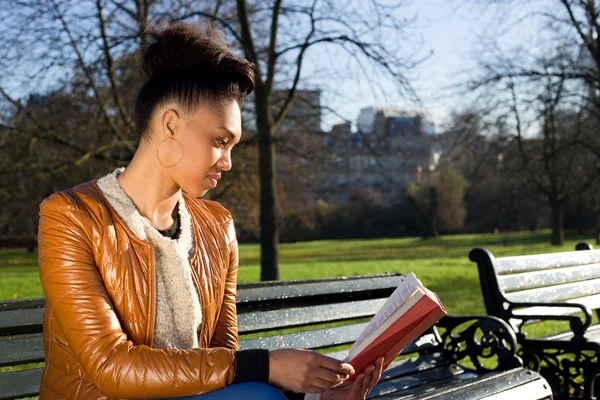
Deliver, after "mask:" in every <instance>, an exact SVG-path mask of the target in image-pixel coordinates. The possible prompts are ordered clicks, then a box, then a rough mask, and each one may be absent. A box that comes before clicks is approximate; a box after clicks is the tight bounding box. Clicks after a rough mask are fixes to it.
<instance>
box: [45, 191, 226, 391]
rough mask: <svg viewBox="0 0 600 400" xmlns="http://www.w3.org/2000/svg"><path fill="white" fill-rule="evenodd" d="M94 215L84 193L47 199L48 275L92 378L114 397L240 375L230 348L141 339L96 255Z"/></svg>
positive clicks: (63, 324)
mask: <svg viewBox="0 0 600 400" xmlns="http://www.w3.org/2000/svg"><path fill="white" fill-rule="evenodd" d="M92 224H93V222H92V219H91V217H90V214H89V213H88V212H86V211H85V209H84V206H83V205H82V203H81V202H80V200H78V198H76V197H74V196H71V195H69V194H68V193H58V194H55V195H53V196H51V197H50V198H48V199H46V200H45V201H44V202H43V203H42V205H41V206H40V220H39V230H38V246H39V269H40V280H41V283H42V286H43V289H44V292H45V294H46V307H47V309H46V310H47V312H48V311H50V310H51V311H52V314H53V316H54V317H55V318H56V322H57V324H58V327H59V329H60V330H61V331H62V333H63V334H64V337H65V339H66V341H67V344H68V346H69V347H70V349H71V351H72V353H73V354H74V356H75V357H76V358H77V361H78V362H79V364H80V365H81V367H82V368H83V370H84V371H85V373H86V375H87V377H88V379H90V380H91V381H92V383H93V384H94V385H95V386H96V387H97V388H98V389H99V390H100V391H101V392H102V393H103V394H104V395H106V396H108V397H114V398H136V397H137V398H139V397H152V398H156V397H162V398H165V397H169V398H170V397H175V396H188V395H194V394H201V393H205V392H208V391H212V390H215V389H219V388H222V387H224V386H226V384H228V383H230V382H231V381H232V380H233V377H234V376H235V351H234V350H232V349H228V348H222V347H219V348H207V349H186V350H165V349H155V348H150V347H148V346H145V345H138V346H134V345H133V343H132V342H131V341H130V340H128V338H127V336H126V334H125V333H124V332H123V330H122V329H121V325H120V322H119V319H118V317H117V315H116V313H115V311H114V309H113V306H112V303H111V300H110V298H109V297H108V294H107V292H106V289H105V287H104V284H103V280H102V277H101V276H100V274H99V272H98V269H97V267H96V264H95V261H94V252H93V250H92V249H93V246H94V244H93V243H94V241H95V240H97V238H96V237H95V236H94V234H93V233H92V232H93V230H92Z"/></svg>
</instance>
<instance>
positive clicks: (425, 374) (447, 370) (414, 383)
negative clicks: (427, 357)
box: [367, 365, 471, 399]
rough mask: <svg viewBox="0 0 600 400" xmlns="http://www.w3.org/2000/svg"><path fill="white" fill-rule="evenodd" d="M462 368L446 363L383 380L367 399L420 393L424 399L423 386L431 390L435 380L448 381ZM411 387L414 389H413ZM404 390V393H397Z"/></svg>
mask: <svg viewBox="0 0 600 400" xmlns="http://www.w3.org/2000/svg"><path fill="white" fill-rule="evenodd" d="M457 373H460V370H456V369H455V368H454V367H453V366H452V365H444V366H441V367H437V368H432V369H426V370H424V371H417V372H414V373H412V374H410V375H409V376H401V377H397V378H393V379H388V380H386V381H384V380H381V381H380V382H379V384H377V385H376V386H375V387H374V388H373V389H372V390H371V393H369V395H368V396H367V399H399V398H404V397H412V396H413V395H415V394H417V395H418V394H420V396H419V397H418V398H419V399H422V398H423V397H421V396H423V395H425V393H423V386H424V385H427V386H426V387H427V389H428V390H431V389H432V388H433V387H432V386H431V384H432V383H434V382H446V381H447V380H448V379H449V378H452V377H453V376H454V375H456V374H457ZM468 375H471V374H468ZM411 389H414V391H413V390H411ZM400 391H402V393H401V394H400V393H397V392H400Z"/></svg>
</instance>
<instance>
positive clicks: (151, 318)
mask: <svg viewBox="0 0 600 400" xmlns="http://www.w3.org/2000/svg"><path fill="white" fill-rule="evenodd" d="M148 247H149V248H150V266H149V267H150V268H149V269H150V273H149V275H150V276H149V277H148V278H149V279H150V296H149V300H148V313H149V315H148V339H147V342H148V346H150V347H152V345H153V344H154V326H155V325H156V265H155V264H156V259H155V256H154V246H152V245H151V244H150V245H149V246H148Z"/></svg>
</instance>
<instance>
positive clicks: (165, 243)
mask: <svg viewBox="0 0 600 400" xmlns="http://www.w3.org/2000/svg"><path fill="white" fill-rule="evenodd" d="M124 170H125V168H118V169H116V170H115V171H114V172H112V173H110V174H108V175H106V176H104V177H102V178H100V179H98V181H97V184H98V187H99V188H100V190H101V191H102V193H103V194H104V196H105V197H106V198H107V200H108V201H109V203H110V205H111V206H112V207H113V208H114V210H115V212H116V213H117V214H118V215H119V217H121V219H122V220H123V221H124V222H125V224H126V225H127V226H128V227H129V229H130V230H131V231H132V232H133V234H134V235H135V236H137V237H138V238H140V239H142V240H144V241H147V242H150V243H151V244H152V245H153V246H154V256H155V265H156V323H155V325H154V342H153V347H157V348H165V349H171V348H177V349H185V348H197V347H198V337H199V333H200V328H201V325H202V309H201V305H200V298H199V296H198V290H197V288H196V286H195V284H194V281H193V279H192V273H191V268H190V264H189V260H188V257H189V255H190V252H191V250H192V246H193V236H192V235H193V234H192V222H191V217H190V214H189V212H188V210H187V208H186V205H185V201H184V199H183V195H182V194H181V192H180V194H179V202H178V204H179V207H178V210H179V211H178V212H179V218H180V221H181V232H180V233H179V237H178V238H177V239H172V238H168V237H165V236H163V235H162V234H161V233H160V232H158V230H156V228H154V227H153V226H152V224H151V223H150V220H148V218H146V217H144V216H143V215H141V214H140V212H139V210H138V209H137V207H136V206H135V205H134V204H133V201H132V200H131V199H130V198H129V196H127V194H126V193H125V191H124V190H123V188H122V187H121V185H120V184H119V180H118V179H117V176H118V175H119V174H120V173H121V172H123V171H124Z"/></svg>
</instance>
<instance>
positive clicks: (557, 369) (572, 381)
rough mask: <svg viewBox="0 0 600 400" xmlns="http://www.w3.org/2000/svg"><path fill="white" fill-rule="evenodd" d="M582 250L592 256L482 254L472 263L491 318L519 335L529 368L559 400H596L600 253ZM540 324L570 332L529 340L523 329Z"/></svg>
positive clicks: (599, 349) (584, 245)
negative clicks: (556, 324) (594, 317)
mask: <svg viewBox="0 0 600 400" xmlns="http://www.w3.org/2000/svg"><path fill="white" fill-rule="evenodd" d="M577 249H578V250H586V249H587V250H588V251H572V252H563V253H550V254H537V255H527V256H516V257H501V258H496V257H494V256H493V255H492V253H491V252H489V251H488V250H486V249H483V248H477V249H474V250H472V251H471V252H470V254H469V258H470V259H471V261H473V262H476V263H477V266H478V268H479V279H480V283H481V291H482V293H483V298H484V302H485V307H486V310H487V313H488V314H489V315H492V316H496V317H498V318H501V319H502V320H504V321H506V322H508V323H509V324H511V326H512V327H513V328H514V329H515V331H516V332H517V339H518V341H519V343H520V345H521V349H520V350H519V354H520V355H521V356H522V357H523V359H524V362H525V366H526V367H528V368H531V369H533V370H535V371H538V372H540V373H541V374H542V376H544V377H545V378H546V379H547V380H548V382H549V383H550V384H551V386H552V389H553V391H554V394H555V397H556V398H570V397H573V398H585V399H594V398H595V397H594V381H595V379H596V377H597V376H598V375H599V374H600V363H599V360H598V356H599V354H600V344H599V342H600V325H598V324H597V323H596V324H593V323H592V311H591V310H595V311H596V314H597V315H600V313H599V309H600V250H592V248H591V246H590V245H588V244H587V243H580V244H578V245H577ZM540 321H567V322H568V323H569V327H570V329H569V330H568V331H565V332H556V333H554V334H552V335H549V336H544V337H538V338H529V337H528V336H527V335H526V333H525V332H523V329H522V328H523V327H524V326H525V325H527V324H530V323H533V322H540ZM582 378H583V383H582V382H581V379H582ZM596 395H597V393H596Z"/></svg>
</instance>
